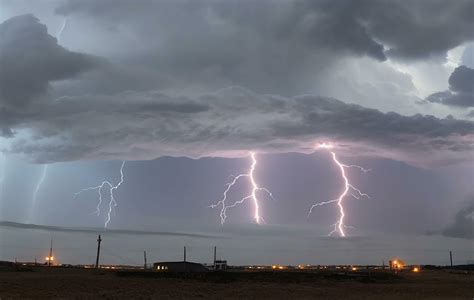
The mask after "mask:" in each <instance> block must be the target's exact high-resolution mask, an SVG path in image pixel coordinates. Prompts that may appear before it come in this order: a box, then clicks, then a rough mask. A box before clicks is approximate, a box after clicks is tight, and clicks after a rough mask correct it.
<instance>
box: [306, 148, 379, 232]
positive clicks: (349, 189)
mask: <svg viewBox="0 0 474 300" xmlns="http://www.w3.org/2000/svg"><path fill="white" fill-rule="evenodd" d="M332 148H334V147H333V146H332V145H329V144H326V143H322V144H319V145H318V146H317V147H316V149H332ZM329 152H330V153H331V155H332V159H333V161H334V162H335V163H336V165H337V166H338V168H339V170H340V171H341V176H342V179H343V181H344V190H343V191H342V193H341V194H340V195H339V197H338V198H336V199H332V200H328V201H323V202H318V203H315V204H313V205H312V206H311V208H310V209H309V212H308V217H309V216H310V215H311V213H312V212H313V209H314V208H316V207H318V206H323V205H328V204H332V203H336V204H337V206H338V208H339V220H338V221H337V222H336V223H334V224H333V225H332V226H334V229H333V230H332V231H331V232H329V234H328V236H331V235H333V234H334V233H336V232H339V234H340V235H341V236H343V237H345V236H346V233H345V232H344V229H345V228H351V227H350V226H347V225H345V224H344V217H345V216H346V214H345V211H344V205H343V204H344V198H345V197H346V196H347V195H348V194H349V195H351V196H352V197H354V198H356V199H360V198H361V197H365V198H370V197H369V195H367V194H366V193H363V192H361V191H360V190H359V189H358V188H356V187H355V186H353V185H352V184H351V183H350V182H349V179H348V178H347V175H346V169H347V168H357V169H359V170H360V171H362V172H364V173H367V172H369V171H370V169H365V168H363V167H361V166H358V165H345V164H343V163H341V162H340V161H339V160H338V159H337V156H336V153H335V152H333V151H329Z"/></svg>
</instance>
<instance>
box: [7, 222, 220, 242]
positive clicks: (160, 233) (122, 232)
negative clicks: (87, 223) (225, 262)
mask: <svg viewBox="0 0 474 300" xmlns="http://www.w3.org/2000/svg"><path fill="white" fill-rule="evenodd" d="M0 228H15V229H27V230H41V231H47V232H75V233H91V234H98V233H106V234H120V235H135V236H139V235H157V236H178V237H195V238H218V237H216V236H212V235H204V234H194V233H183V232H166V231H146V230H127V229H104V228H90V227H89V228H87V227H64V226H48V225H36V224H24V223H17V222H8V221H0Z"/></svg>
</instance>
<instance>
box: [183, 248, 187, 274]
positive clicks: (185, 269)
mask: <svg viewBox="0 0 474 300" xmlns="http://www.w3.org/2000/svg"><path fill="white" fill-rule="evenodd" d="M186 271H187V268H186V246H184V272H186Z"/></svg>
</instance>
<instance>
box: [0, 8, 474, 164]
mask: <svg viewBox="0 0 474 300" xmlns="http://www.w3.org/2000/svg"><path fill="white" fill-rule="evenodd" d="M444 3H445V2H441V1H440V2H436V1H435V2H432V3H431V4H430V5H429V6H427V7H426V6H425V5H422V2H417V1H414V2H410V4H407V3H406V2H393V1H390V2H387V1H375V2H374V1H362V2H357V4H354V2H352V1H340V2H337V3H335V2H333V1H315V2H313V1H303V2H294V3H293V2H292V3H285V2H282V3H276V4H275V3H273V2H270V1H268V2H251V3H248V5H238V3H237V2H234V1H229V2H214V1H210V2H200V3H195V2H193V1H185V2H179V3H178V2H161V1H141V2H139V3H134V4H133V12H131V10H130V8H131V7H130V5H131V3H130V2H129V1H121V0H119V1H108V0H104V1H81V2H77V1H66V2H65V4H64V5H62V6H60V7H58V8H57V13H58V14H63V15H66V16H70V17H71V16H78V15H80V16H82V17H83V18H93V19H94V20H95V22H99V23H100V22H102V23H103V24H104V25H106V26H107V28H108V30H110V32H111V35H113V34H114V32H115V33H118V35H119V36H120V37H123V38H124V39H125V40H126V38H127V37H129V36H133V37H134V38H135V39H137V41H136V43H135V44H134V46H130V47H129V48H127V51H126V52H127V53H128V54H117V53H118V52H117V53H116V54H115V55H111V57H107V59H104V58H99V57H96V56H91V55H87V54H82V53H78V52H72V51H69V50H67V49H65V48H63V47H61V46H60V45H58V44H57V41H56V39H55V38H53V37H52V36H50V35H48V33H47V30H46V27H45V26H44V25H42V24H40V23H39V22H38V20H37V19H36V18H35V17H33V16H32V15H24V16H19V17H14V18H11V19H10V20H7V21H5V22H4V23H2V24H0V32H1V34H2V40H1V44H0V45H1V53H2V55H1V57H0V59H1V63H2V65H3V64H4V65H5V66H6V68H7V70H8V72H2V73H1V76H0V85H1V87H2V94H1V95H0V96H1V98H0V105H2V108H1V110H0V128H1V135H2V136H3V137H5V138H7V139H3V144H0V149H2V150H3V151H4V152H8V153H11V154H19V155H23V156H25V157H26V158H27V159H29V160H31V161H35V162H55V161H68V160H86V159H92V160H95V159H124V158H125V159H151V158H156V157H159V156H164V155H172V156H180V155H184V156H190V157H201V156H212V155H217V156H236V155H246V153H247V152H248V151H262V152H287V151H298V152H305V153H307V152H312V151H314V145H315V143H317V142H321V141H331V142H333V143H335V144H337V145H338V146H339V147H340V148H341V151H343V150H344V151H345V152H347V153H354V154H357V155H361V154H364V155H381V156H385V157H390V158H396V159H401V160H404V161H408V162H412V163H416V164H429V163H434V162H450V161H457V160H465V159H472V155H471V153H472V151H473V148H474V145H473V140H474V139H473V136H474V123H473V122H470V121H463V120H456V119H453V118H446V119H440V118H436V117H432V116H423V115H419V114H416V115H412V116H405V115H400V114H397V113H382V112H380V111H378V110H375V109H370V108H365V107H362V106H360V105H356V104H347V103H344V102H342V101H339V100H337V99H334V98H330V97H323V96H319V95H317V94H315V93H311V94H303V93H297V94H296V95H297V96H293V94H294V92H295V91H298V90H304V88H303V86H305V85H306V84H311V81H312V80H313V79H314V80H315V79H317V77H318V76H319V77H321V76H323V77H324V76H325V72H324V71H325V70H326V68H328V67H329V66H330V65H331V64H332V63H333V62H334V61H336V60H338V59H339V58H341V57H360V56H366V57H369V58H371V59H373V60H375V61H380V62H382V61H384V60H386V59H387V58H390V59H396V60H403V61H410V60H415V59H421V58H425V59H427V58H430V59H431V58H433V57H443V56H444V55H445V54H446V51H447V50H449V49H451V48H452V47H455V46H458V45H459V44H461V43H463V42H465V41H468V40H471V39H472V31H471V30H465V28H470V26H469V25H470V24H471V23H472V20H471V18H467V17H466V16H465V13H464V12H465V10H467V9H469V8H470V7H471V6H472V2H470V1H459V2H456V4H453V5H451V6H450V9H446V10H445V9H442V8H445V4H444ZM434 10H439V11H441V14H443V16H444V18H445V19H450V20H453V24H448V25H446V23H445V22H440V18H432V17H431V16H432V14H433V11H434ZM137 13H139V14H140V16H141V17H140V18H137V17H136V15H137ZM428 16H430V17H429V18H428ZM417 20H418V21H419V20H422V22H421V21H420V22H418V21H417ZM396 24H397V25H400V24H403V26H395V25H396ZM112 25H114V26H112ZM451 25H452V26H451ZM71 26H72V25H71ZM110 26H112V27H110ZM440 30H442V33H443V34H441V35H439V31H440ZM421 32H422V33H423V34H422V35H421V37H420V33H421ZM435 32H436V35H437V41H438V42H437V43H436V44H433V43H427V40H432V39H433V38H434V37H433V35H435ZM127 34H128V35H127ZM130 34H131V35H130ZM135 45H136V46H135ZM117 58H121V60H120V62H118V60H117ZM313 70H316V71H315V72H314V74H316V75H314V76H316V77H314V76H313V75H311V76H307V75H308V74H313ZM2 71H3V70H2ZM466 74H470V73H469V71H467V72H466V70H465V69H458V70H456V71H455V73H453V75H452V76H451V77H452V80H450V84H451V89H452V91H453V93H465V92H466V88H469V87H468V84H466V82H467V83H468V82H469V79H467V80H465V79H464V78H465V75H466ZM468 76H470V75H468ZM308 78H309V80H308ZM305 80H306V81H305ZM301 84H302V85H301ZM335 84H337V82H336V83H335ZM223 87H225V88H223ZM216 90H217V91H216ZM267 91H269V92H267ZM382 98H383V94H382ZM383 100H384V99H381V101H383ZM349 144H350V147H349V146H348V145H349Z"/></svg>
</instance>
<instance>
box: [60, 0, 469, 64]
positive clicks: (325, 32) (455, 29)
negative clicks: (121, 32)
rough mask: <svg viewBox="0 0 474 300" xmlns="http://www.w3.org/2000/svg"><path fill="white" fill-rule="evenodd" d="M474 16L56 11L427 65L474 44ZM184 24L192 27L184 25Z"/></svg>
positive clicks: (255, 4)
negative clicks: (215, 22) (224, 31)
mask: <svg viewBox="0 0 474 300" xmlns="http://www.w3.org/2000/svg"><path fill="white" fill-rule="evenodd" d="M473 10H474V2H473V1H470V0H461V1H455V2H447V1H441V0H433V1H423V0H418V1H393V0H382V1H378V0H377V1H375V0H364V1H350V0H342V1H330V0H316V1H314V0H312V1H295V2H290V3H288V2H285V1H247V2H245V5H242V2H240V1H201V2H198V3H197V2H195V1H175V2H173V1H152V0H148V1H139V2H133V3H131V2H130V1H126V0H100V1H96V0H83V1H73V0H69V1H66V2H65V3H64V4H63V5H61V6H59V7H58V8H57V9H56V12H57V13H58V14H62V15H73V14H84V15H90V16H93V17H96V18H98V19H100V20H102V21H104V19H105V22H107V21H108V20H113V21H117V22H119V21H124V22H130V21H131V20H132V19H136V20H135V21H134V22H135V23H138V22H140V21H141V22H142V25H143V26H148V25H150V24H149V23H147V21H149V20H147V18H149V19H153V18H155V17H161V18H162V19H164V20H162V21H160V20H157V21H156V22H165V23H167V24H168V25H169V30H171V31H175V30H176V29H177V28H176V27H177V26H180V25H183V24H184V25H196V24H197V25H199V26H198V27H199V29H209V28H206V27H205V25H209V23H208V22H209V20H210V19H207V20H206V16H209V14H212V13H214V14H216V16H218V17H220V18H222V19H220V20H219V21H222V22H224V23H230V24H233V25H238V28H240V29H243V30H247V29H251V30H252V31H253V32H257V33H258V34H259V35H261V36H267V37H271V38H274V39H281V40H284V39H288V38H289V37H292V38H295V37H296V38H297V40H293V42H295V43H297V44H301V43H303V44H313V46H316V45H318V44H319V46H329V47H331V48H333V49H342V50H349V51H352V52H355V53H357V54H360V55H368V56H371V57H374V58H376V59H379V60H384V59H385V55H384V48H385V49H386V50H387V51H386V53H387V54H388V55H392V56H396V57H400V58H423V57H427V56H432V55H440V54H441V55H445V53H446V51H447V50H449V49H452V48H454V47H456V46H458V45H460V44H462V43H464V42H465V41H467V40H472V39H473V38H474V33H473V32H472V30H471V28H472V26H473V25H474V20H473V18H472V11H473ZM137 15H140V16H141V17H140V18H139V20H138V19H137V18H136V16H137ZM143 16H144V17H145V19H143ZM434 16H436V17H434ZM184 19H188V22H184V23H183V22H182V21H183V20H184ZM221 25H226V24H221ZM227 25H228V24H227ZM185 28H186V29H191V30H192V28H190V26H186V27H185ZM248 32H250V31H248ZM377 41H380V42H377ZM433 41H436V42H435V43H434V42H433ZM321 44H324V45H321Z"/></svg>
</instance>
